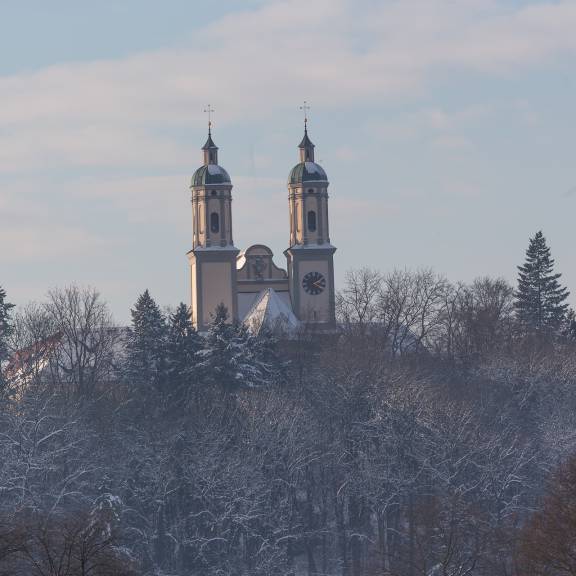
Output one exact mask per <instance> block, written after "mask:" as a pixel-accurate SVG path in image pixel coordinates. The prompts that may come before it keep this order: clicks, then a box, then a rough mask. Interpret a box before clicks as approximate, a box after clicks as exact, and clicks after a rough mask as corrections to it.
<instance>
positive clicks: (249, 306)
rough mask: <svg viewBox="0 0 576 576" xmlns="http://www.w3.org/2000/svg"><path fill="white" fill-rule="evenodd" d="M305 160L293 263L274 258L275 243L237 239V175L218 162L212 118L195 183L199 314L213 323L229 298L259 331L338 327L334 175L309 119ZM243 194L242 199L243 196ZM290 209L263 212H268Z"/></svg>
mask: <svg viewBox="0 0 576 576" xmlns="http://www.w3.org/2000/svg"><path fill="white" fill-rule="evenodd" d="M298 148H299V154H300V162H299V163H298V164H296V165H295V166H294V168H292V170H291V171H290V174H289V176H288V207H287V208H288V215H289V222H290V229H289V231H287V232H289V243H288V247H287V248H286V250H285V251H284V256H285V257H286V268H285V269H284V268H282V267H279V266H277V265H276V264H275V263H274V255H273V253H272V250H270V248H268V247H267V246H266V245H264V244H254V245H253V246H250V247H249V248H246V249H245V250H239V249H238V248H237V247H236V246H235V245H234V237H233V233H232V230H233V228H232V222H233V218H232V216H233V214H232V180H231V179H230V176H229V175H228V172H227V171H226V170H225V169H224V168H223V167H222V166H221V165H220V164H219V163H218V147H217V146H216V144H215V143H214V140H213V139H212V127H211V123H210V122H209V123H208V139H207V141H206V144H204V146H203V147H202V153H203V165H202V166H200V168H198V170H196V172H194V175H193V176H192V182H191V184H190V190H191V193H192V194H191V199H192V228H193V236H192V249H191V250H190V251H189V252H188V260H189V263H190V278H191V313H192V320H193V322H194V325H195V327H196V329H197V330H198V331H199V332H204V331H206V330H207V328H208V326H209V324H210V322H211V320H212V317H213V314H214V311H215V309H216V308H217V307H218V306H219V305H220V304H223V305H224V306H226V308H227V309H228V312H229V314H230V315H231V317H232V318H233V319H234V320H237V321H239V322H243V323H245V324H246V325H247V326H248V328H249V329H251V330H253V331H254V332H258V331H259V330H260V328H261V327H262V326H263V325H267V326H268V327H270V328H276V327H279V328H281V329H282V330H287V331H293V330H295V329H297V328H298V327H301V326H306V327H311V328H314V329H315V330H320V331H332V330H334V329H335V326H336V319H335V291H334V252H335V251H336V248H335V247H334V246H333V245H332V244H331V242H330V230H329V218H328V184H329V183H328V177H327V176H326V172H325V171H324V169H323V168H322V167H321V166H320V165H319V164H317V163H316V162H315V161H314V144H313V143H312V141H311V140H310V138H309V136H308V127H307V120H305V122H304V137H303V139H302V141H301V142H300V144H299V146H298ZM240 201H241V200H240ZM271 217H278V218H279V219H281V220H282V221H284V222H285V216H284V215H283V214H277V215H273V214H262V218H271Z"/></svg>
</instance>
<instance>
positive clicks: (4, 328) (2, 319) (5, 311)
mask: <svg viewBox="0 0 576 576" xmlns="http://www.w3.org/2000/svg"><path fill="white" fill-rule="evenodd" d="M12 308H14V304H10V303H8V302H6V292H5V291H4V289H3V288H2V287H0V394H2V395H3V394H4V392H5V386H6V382H5V380H4V373H3V370H2V363H3V362H4V361H5V360H7V359H8V357H9V347H8V338H9V337H10V334H11V333H12V325H11V323H10V311H11V310H12Z"/></svg>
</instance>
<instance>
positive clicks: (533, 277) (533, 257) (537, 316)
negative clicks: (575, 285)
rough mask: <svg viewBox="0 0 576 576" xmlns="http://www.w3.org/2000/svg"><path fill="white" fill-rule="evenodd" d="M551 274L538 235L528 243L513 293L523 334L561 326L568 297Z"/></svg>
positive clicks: (546, 250) (550, 261) (543, 243)
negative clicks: (525, 330) (516, 286)
mask: <svg viewBox="0 0 576 576" xmlns="http://www.w3.org/2000/svg"><path fill="white" fill-rule="evenodd" d="M561 276H562V275H561V274H555V273H554V260H553V259H552V258H551V257H550V248H549V247H548V246H547V245H546V238H544V235H543V234H542V232H541V231H540V232H537V233H536V235H535V236H534V238H531V239H530V244H529V246H528V250H527V251H526V262H525V263H524V265H523V266H518V290H517V291H516V293H515V297H516V302H515V307H516V312H517V315H518V319H519V320H520V322H521V323H522V325H523V326H524V328H525V329H527V330H536V331H552V332H555V331H557V330H558V329H560V327H561V326H562V325H563V323H564V321H565V319H566V313H567V311H568V304H567V303H566V302H565V301H566V299H567V298H568V296H569V294H570V293H569V292H568V290H567V289H566V288H564V287H562V286H561V285H560V283H559V282H558V279H559V278H560V277H561Z"/></svg>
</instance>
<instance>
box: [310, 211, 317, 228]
mask: <svg viewBox="0 0 576 576" xmlns="http://www.w3.org/2000/svg"><path fill="white" fill-rule="evenodd" d="M308 230H310V232H316V212H314V210H310V211H309V212H308Z"/></svg>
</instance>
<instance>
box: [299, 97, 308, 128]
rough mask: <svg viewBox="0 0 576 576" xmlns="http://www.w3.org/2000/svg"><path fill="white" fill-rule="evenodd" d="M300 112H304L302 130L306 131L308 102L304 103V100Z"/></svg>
mask: <svg viewBox="0 0 576 576" xmlns="http://www.w3.org/2000/svg"><path fill="white" fill-rule="evenodd" d="M300 110H302V111H303V112H304V130H307V129H308V110H310V106H309V105H308V102H306V100H304V104H302V106H300Z"/></svg>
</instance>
